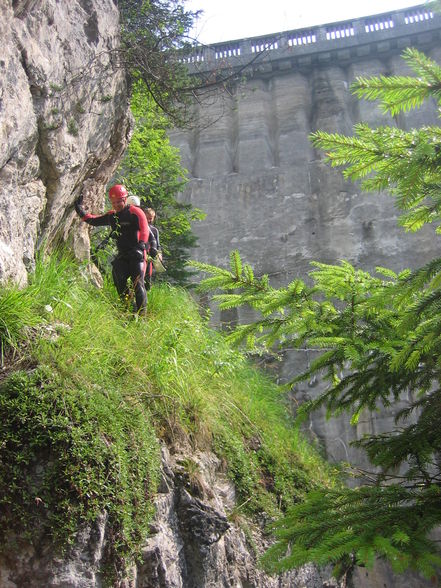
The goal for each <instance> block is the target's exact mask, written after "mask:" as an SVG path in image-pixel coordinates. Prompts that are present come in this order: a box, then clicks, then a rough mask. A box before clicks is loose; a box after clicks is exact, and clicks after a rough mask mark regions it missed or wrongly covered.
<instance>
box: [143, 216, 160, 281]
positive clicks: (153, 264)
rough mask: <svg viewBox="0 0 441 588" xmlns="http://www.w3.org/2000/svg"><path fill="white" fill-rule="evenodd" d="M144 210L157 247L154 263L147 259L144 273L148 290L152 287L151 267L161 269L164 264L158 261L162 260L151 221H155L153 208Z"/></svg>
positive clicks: (156, 233) (156, 230)
mask: <svg viewBox="0 0 441 588" xmlns="http://www.w3.org/2000/svg"><path fill="white" fill-rule="evenodd" d="M144 212H145V215H146V217H147V222H148V223H149V229H150V231H151V232H152V233H153V236H154V238H155V240H156V245H157V249H158V256H157V257H156V263H152V261H148V263H147V271H146V273H145V287H146V288H147V290H150V288H151V287H152V280H153V269H155V270H156V271H158V268H159V267H161V269H162V268H163V267H164V266H162V263H160V262H162V251H161V245H160V243H159V231H158V229H157V228H156V227H155V226H154V225H153V223H154V222H155V217H156V212H155V211H154V210H153V208H147V209H146V210H144ZM150 257H151V256H150ZM159 263H160V265H159V266H158V264H159ZM164 269H165V268H164ZM162 271H163V270H162Z"/></svg>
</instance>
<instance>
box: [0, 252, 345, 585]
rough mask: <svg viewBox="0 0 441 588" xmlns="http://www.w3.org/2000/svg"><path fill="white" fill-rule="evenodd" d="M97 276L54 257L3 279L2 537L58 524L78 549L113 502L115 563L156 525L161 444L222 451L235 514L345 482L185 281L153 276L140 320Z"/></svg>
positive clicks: (111, 554)
mask: <svg viewBox="0 0 441 588" xmlns="http://www.w3.org/2000/svg"><path fill="white" fill-rule="evenodd" d="M86 275H87V274H86V271H85V268H78V267H76V265H75V263H74V262H72V261H69V260H68V259H67V258H66V257H64V256H55V255H54V256H52V257H51V258H49V259H47V260H45V261H43V260H40V261H39V262H38V265H37V269H36V272H35V275H34V276H33V277H32V278H31V280H30V284H29V286H28V287H26V288H25V289H22V290H19V289H18V288H16V287H15V286H13V285H4V286H3V287H2V288H1V289H0V317H1V318H0V342H1V343H0V344H1V357H2V362H1V372H0V465H1V467H0V490H1V491H0V520H1V523H0V535H1V541H2V544H3V545H6V544H7V542H8V541H9V540H11V537H14V538H15V539H17V537H20V538H21V540H24V541H30V542H32V543H35V544H38V543H39V542H40V541H41V538H42V537H43V536H45V535H49V536H51V537H52V539H53V541H54V545H57V546H58V547H60V546H63V548H64V549H68V548H69V544H71V543H72V542H73V541H74V539H75V534H76V532H77V530H78V528H81V526H82V525H85V524H92V523H93V521H95V520H96V519H97V517H99V516H100V515H101V513H103V512H105V513H106V514H107V517H108V521H107V525H108V532H109V538H110V542H109V545H108V553H107V558H108V561H109V562H110V561H111V562H112V567H109V570H110V574H115V573H117V570H119V571H120V570H121V569H123V567H124V564H126V563H127V562H129V561H130V560H132V559H133V558H135V557H136V555H137V553H138V552H139V549H140V548H141V545H142V542H143V539H144V538H145V537H146V536H147V534H148V525H149V521H150V520H151V516H152V512H153V510H152V509H153V498H154V495H155V489H156V484H157V480H158V472H159V448H160V444H161V443H166V444H168V445H169V446H170V447H171V448H173V446H175V445H176V446H178V447H179V446H183V445H185V446H187V447H190V448H191V449H192V450H195V451H196V450H197V449H202V450H212V451H215V452H216V453H217V455H218V456H219V457H221V458H222V461H223V462H224V463H225V468H226V473H227V475H228V476H229V477H230V478H231V479H232V480H233V481H234V483H235V484H236V487H237V489H238V493H239V504H238V507H237V508H238V511H237V512H236V513H232V515H233V514H234V515H235V516H237V514H238V513H239V514H240V513H242V514H248V515H253V514H257V513H260V514H262V513H266V515H267V516H269V517H275V516H277V515H278V514H280V512H281V511H282V510H284V509H285V508H286V507H288V506H289V505H291V504H293V503H294V502H296V501H298V500H301V499H302V498H303V496H304V495H305V493H306V492H307V491H308V490H311V489H313V488H318V487H321V486H323V485H327V486H331V485H332V484H333V482H332V476H331V473H332V472H330V470H329V468H328V466H327V465H325V464H324V463H323V462H322V460H321V459H320V457H319V456H318V454H317V453H316V451H315V450H313V449H312V448H311V447H309V446H308V445H307V444H306V443H305V442H304V441H303V440H302V438H301V436H300V435H299V433H298V431H297V429H296V428H294V427H293V425H292V422H291V419H290V417H289V416H288V412H287V410H286V408H285V407H284V406H283V404H282V402H281V397H280V393H279V391H278V388H277V387H276V386H275V385H274V384H273V383H271V381H270V380H269V379H267V378H266V377H264V376H263V375H262V374H260V373H259V372H258V371H256V370H255V369H254V368H253V367H252V366H251V365H250V364H249V363H248V362H247V360H246V359H245V358H244V356H243V355H241V354H240V353H238V352H237V351H235V350H232V348H231V347H230V346H229V345H227V344H226V343H225V341H224V340H223V339H222V337H221V336H220V335H219V334H217V333H216V332H214V331H213V330H210V329H209V328H208V327H207V326H206V324H205V322H204V321H203V320H202V319H201V318H200V313H199V309H198V307H197V306H196V304H195V303H194V301H193V300H192V299H191V298H190V296H189V295H188V293H187V292H186V291H184V290H182V289H177V288H172V287H170V286H168V285H166V284H164V285H161V286H158V285H157V286H155V287H154V288H153V290H152V292H151V294H150V298H149V308H148V318H147V319H145V320H142V319H141V320H139V321H135V320H134V318H133V315H132V313H131V312H130V309H127V308H126V307H125V306H124V305H123V304H122V303H121V302H120V300H119V299H118V298H117V296H116V293H115V291H114V289H113V287H112V286H110V285H108V284H106V285H105V287H104V289H103V290H99V289H96V288H95V287H94V286H92V285H91V284H90V283H89V282H88V280H87V278H86V277H85V276H86ZM220 399H222V402H220V401H219V400H220ZM189 468H190V465H189ZM192 473H193V474H195V473H196V474H197V472H193V469H192ZM240 505H241V506H240ZM12 531H13V533H12ZM115 566H116V567H115ZM108 579H109V581H111V576H109V578H108Z"/></svg>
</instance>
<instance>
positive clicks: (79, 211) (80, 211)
mask: <svg viewBox="0 0 441 588" xmlns="http://www.w3.org/2000/svg"><path fill="white" fill-rule="evenodd" d="M82 203H83V197H82V196H80V197H79V198H78V200H75V210H76V212H77V214H78V215H79V216H80V217H81V218H83V216H86V213H85V212H84V208H83V207H82V206H81V205H82Z"/></svg>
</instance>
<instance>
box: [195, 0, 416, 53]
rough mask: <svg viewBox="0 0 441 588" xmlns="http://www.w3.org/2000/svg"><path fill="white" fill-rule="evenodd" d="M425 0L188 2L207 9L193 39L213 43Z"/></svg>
mask: <svg viewBox="0 0 441 588" xmlns="http://www.w3.org/2000/svg"><path fill="white" fill-rule="evenodd" d="M420 4H424V0H421V1H420V2H418V0H413V1H410V2H409V1H408V2H406V1H405V0H401V1H400V0H368V1H367V2H364V1H363V0H187V1H186V3H185V6H186V8H187V9H188V10H193V11H196V10H203V11H204V14H203V15H202V16H201V17H200V18H199V20H198V23H197V24H196V27H195V29H194V30H193V32H192V36H194V37H196V38H197V39H198V41H199V42H200V43H204V44H210V43H217V42H220V41H232V40H234V39H242V38H246V37H257V36H259V35H266V34H269V33H278V32H281V31H289V30H292V29H301V28H306V27H310V26H314V25H319V24H324V23H331V22H337V21H340V20H348V19H351V18H357V17H361V16H369V15H372V14H381V13H382V12H388V11H390V10H399V9H401V8H408V7H409V6H417V5H420Z"/></svg>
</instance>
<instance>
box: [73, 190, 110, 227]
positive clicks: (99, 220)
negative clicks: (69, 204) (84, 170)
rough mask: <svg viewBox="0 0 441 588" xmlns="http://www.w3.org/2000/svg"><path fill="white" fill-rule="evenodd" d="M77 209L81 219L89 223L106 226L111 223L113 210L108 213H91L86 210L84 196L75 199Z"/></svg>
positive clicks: (95, 225)
mask: <svg viewBox="0 0 441 588" xmlns="http://www.w3.org/2000/svg"><path fill="white" fill-rule="evenodd" d="M75 210H76V212H77V214H78V216H79V217H80V218H81V220H82V221H83V222H85V223H87V224H88V225H92V226H94V227H104V226H106V225H110V224H111V216H112V214H113V212H106V214H99V215H96V214H89V213H88V212H85V210H84V208H83V197H82V196H80V197H79V198H78V200H76V201H75Z"/></svg>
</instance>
